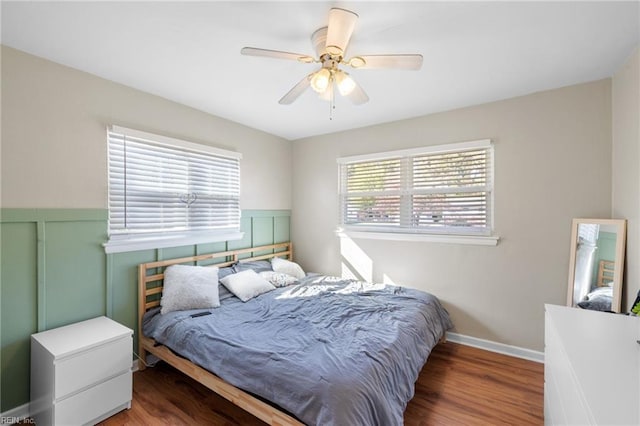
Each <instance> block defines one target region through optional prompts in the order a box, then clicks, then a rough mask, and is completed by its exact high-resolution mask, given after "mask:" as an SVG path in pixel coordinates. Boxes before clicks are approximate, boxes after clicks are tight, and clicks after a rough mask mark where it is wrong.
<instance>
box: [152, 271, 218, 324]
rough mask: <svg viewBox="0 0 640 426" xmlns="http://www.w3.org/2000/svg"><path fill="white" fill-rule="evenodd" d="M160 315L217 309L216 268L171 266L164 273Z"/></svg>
mask: <svg viewBox="0 0 640 426" xmlns="http://www.w3.org/2000/svg"><path fill="white" fill-rule="evenodd" d="M160 306H162V308H161V309H160V313H161V314H166V313H168V312H172V311H184V310H188V309H206V308H217V307H218V306H220V300H219V298H218V268H217V267H215V266H206V267H205V266H189V265H171V266H169V267H168V268H167V269H166V270H165V271H164V288H163V289H162V299H160Z"/></svg>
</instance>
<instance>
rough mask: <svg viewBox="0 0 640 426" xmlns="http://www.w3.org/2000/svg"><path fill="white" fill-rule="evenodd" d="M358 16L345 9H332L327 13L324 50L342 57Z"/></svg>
mask: <svg viewBox="0 0 640 426" xmlns="http://www.w3.org/2000/svg"><path fill="white" fill-rule="evenodd" d="M357 20H358V15H357V14H355V13H354V12H351V11H349V10H346V9H340V8H336V7H334V8H333V9H331V10H330V11H329V25H328V28H327V47H326V50H327V52H328V53H330V54H332V55H341V56H343V55H344V52H345V51H346V50H347V45H348V44H349V40H350V39H351V34H353V29H354V28H355V26H356V21H357Z"/></svg>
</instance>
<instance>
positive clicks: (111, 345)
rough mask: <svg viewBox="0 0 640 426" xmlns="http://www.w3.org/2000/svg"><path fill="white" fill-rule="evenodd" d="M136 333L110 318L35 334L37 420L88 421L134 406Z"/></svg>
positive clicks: (33, 368)
mask: <svg viewBox="0 0 640 426" xmlns="http://www.w3.org/2000/svg"><path fill="white" fill-rule="evenodd" d="M132 334H133V331H132V330H131V329H129V328H127V327H125V326H123V325H121V324H119V323H117V322H115V321H113V320H110V319H109V318H107V317H98V318H93V319H90V320H87V321H82V322H79V323H75V324H71V325H68V326H65V327H60V328H56V329H52V330H47V331H43V332H42V333H37V334H33V335H32V336H31V405H30V413H31V416H32V417H33V418H34V419H35V421H36V424H38V425H42V426H48V425H63V426H71V425H85V424H95V423H97V422H99V421H101V420H104V419H105V418H107V417H109V416H111V415H113V414H115V413H117V412H118V411H121V410H123V409H127V408H131V393H132V377H131V364H132V354H133V340H132Z"/></svg>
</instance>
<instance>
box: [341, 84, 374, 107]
mask: <svg viewBox="0 0 640 426" xmlns="http://www.w3.org/2000/svg"><path fill="white" fill-rule="evenodd" d="M353 84H354V87H353V90H352V91H351V92H350V93H348V94H346V95H344V96H345V98H347V99H349V100H350V101H351V102H352V103H353V104H354V105H362V104H366V103H367V102H369V96H368V95H367V94H366V93H365V91H364V90H362V87H360V85H359V84H358V83H356V82H355V81H354V82H353Z"/></svg>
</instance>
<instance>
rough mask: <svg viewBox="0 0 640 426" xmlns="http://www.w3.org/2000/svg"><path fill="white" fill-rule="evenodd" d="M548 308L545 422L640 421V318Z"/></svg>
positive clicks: (560, 423) (639, 422) (601, 422)
mask: <svg viewBox="0 0 640 426" xmlns="http://www.w3.org/2000/svg"><path fill="white" fill-rule="evenodd" d="M545 311H546V312H545V337H544V339H545V350H544V422H545V424H546V425H638V424H640V344H638V343H637V341H638V340H640V318H639V317H631V316H626V315H620V314H611V313H605V312H598V311H589V310H585V309H578V308H568V307H566V306H555V305H546V306H545Z"/></svg>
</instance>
